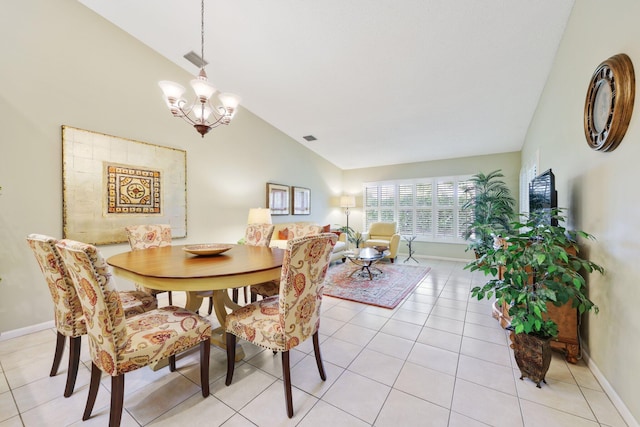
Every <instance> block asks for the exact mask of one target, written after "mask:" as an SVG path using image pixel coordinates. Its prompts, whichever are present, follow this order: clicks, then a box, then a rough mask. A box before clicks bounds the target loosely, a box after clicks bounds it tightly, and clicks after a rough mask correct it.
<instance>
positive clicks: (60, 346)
mask: <svg viewBox="0 0 640 427" xmlns="http://www.w3.org/2000/svg"><path fill="white" fill-rule="evenodd" d="M66 339H67V337H65V336H64V335H62V334H61V333H60V332H57V334H56V353H55V355H54V356H53V365H52V366H51V372H49V376H50V377H54V376H55V375H56V374H57V373H58V368H59V367H60V361H61V360H62V353H64V342H65V340H66Z"/></svg>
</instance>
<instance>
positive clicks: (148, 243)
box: [124, 224, 173, 305]
mask: <svg viewBox="0 0 640 427" xmlns="http://www.w3.org/2000/svg"><path fill="white" fill-rule="evenodd" d="M124 230H125V231H126V232H127V239H129V246H130V247H131V250H132V251H137V250H140V249H149V248H162V247H165V246H171V226H170V225H169V224H140V225H130V226H128V227H125V228H124ZM135 286H136V289H138V290H140V291H144V292H146V293H148V294H151V295H153V296H154V297H155V296H156V295H158V294H159V293H161V292H168V294H167V295H168V297H169V305H173V294H172V293H171V291H158V290H155V289H149V288H145V287H144V286H142V285H141V284H139V283H136V284H135Z"/></svg>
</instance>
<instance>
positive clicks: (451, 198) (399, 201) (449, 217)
mask: <svg viewBox="0 0 640 427" xmlns="http://www.w3.org/2000/svg"><path fill="white" fill-rule="evenodd" d="M469 178H470V176H462V177H444V178H424V179H415V180H403V181H387V182H372V183H366V184H365V185H364V188H363V194H364V210H365V212H364V230H368V229H369V226H370V225H371V223H373V222H380V221H384V222H396V223H397V224H398V233H400V234H402V235H407V236H417V237H418V240H422V241H445V242H460V243H462V242H464V239H463V237H462V236H463V233H464V225H465V223H466V222H467V221H468V219H469V218H472V217H473V212H467V211H465V212H462V211H461V209H460V208H461V206H462V205H463V204H464V202H465V201H466V200H467V199H468V198H469V197H471V195H472V194H473V193H470V194H468V193H465V189H466V188H467V187H469V186H470V185H471V183H470V182H469Z"/></svg>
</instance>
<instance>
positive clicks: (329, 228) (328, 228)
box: [322, 224, 331, 233]
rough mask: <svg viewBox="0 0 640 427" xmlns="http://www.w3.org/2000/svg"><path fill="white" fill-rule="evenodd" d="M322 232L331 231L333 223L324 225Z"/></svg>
mask: <svg viewBox="0 0 640 427" xmlns="http://www.w3.org/2000/svg"><path fill="white" fill-rule="evenodd" d="M322 232H323V233H330V232H331V224H327V225H325V226H324V227H322Z"/></svg>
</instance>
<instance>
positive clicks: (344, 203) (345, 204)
mask: <svg viewBox="0 0 640 427" xmlns="http://www.w3.org/2000/svg"><path fill="white" fill-rule="evenodd" d="M355 206H356V197H355V196H341V197H340V207H341V208H353V207H355Z"/></svg>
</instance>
